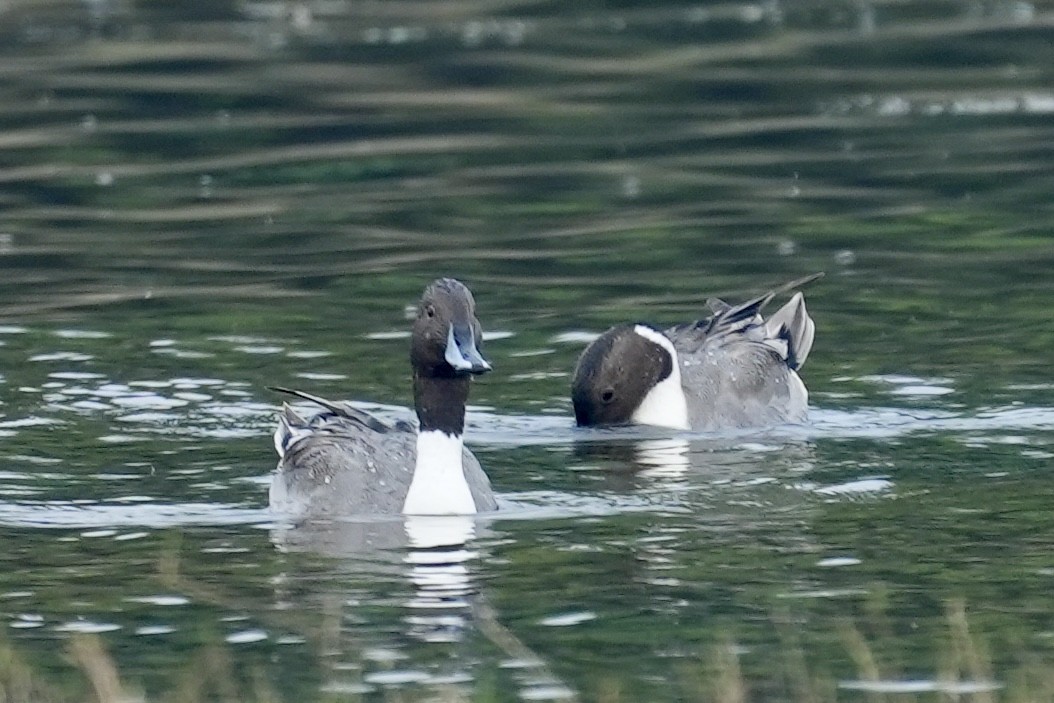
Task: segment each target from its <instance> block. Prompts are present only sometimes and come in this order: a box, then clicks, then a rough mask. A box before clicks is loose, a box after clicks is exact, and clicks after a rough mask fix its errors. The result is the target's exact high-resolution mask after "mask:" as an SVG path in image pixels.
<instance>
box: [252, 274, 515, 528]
mask: <svg viewBox="0 0 1054 703" xmlns="http://www.w3.org/2000/svg"><path fill="white" fill-rule="evenodd" d="M481 341H482V329H481V327H480V323H479V320H478V319H476V303H475V300H474V299H473V297H472V293H471V291H469V289H468V288H467V287H466V286H465V285H464V284H463V283H461V282H460V281H457V280H455V279H453V278H441V279H438V280H436V281H433V282H432V283H431V284H429V285H428V286H427V287H426V288H425V290H424V293H423V294H422V296H421V300H420V303H419V304H418V306H417V311H416V316H415V319H414V322H413V327H412V330H411V342H410V366H411V367H412V369H413V392H414V409H415V411H416V415H417V420H418V422H417V425H416V426H414V425H413V424H412V423H410V422H406V421H400V422H387V421H385V420H382V419H381V418H378V417H376V416H374V415H372V414H370V413H368V412H366V411H364V410H362V409H359V408H356V407H353V406H352V405H350V404H348V403H342V402H333V401H330V400H327V399H325V398H321V397H319V396H316V395H313V394H310V393H305V392H304V391H299V390H295V389H290V388H284V387H274V388H273V390H276V391H278V392H281V393H285V394H288V395H291V396H294V397H296V398H300V399H302V400H307V401H310V402H312V403H314V404H315V405H317V406H319V410H318V411H317V412H316V413H315V414H313V415H307V416H305V415H301V414H299V413H297V412H296V411H295V410H294V409H293V408H292V407H291V406H290V405H289V404H288V403H284V404H283V406H282V409H281V411H280V413H279V417H278V427H277V429H276V430H275V432H274V445H275V449H276V450H277V452H278V457H279V460H278V466H277V468H276V469H275V472H274V474H273V476H272V481H271V488H270V495H269V500H270V507H271V510H272V511H273V512H275V513H277V514H280V515H283V516H286V517H287V518H290V519H292V520H294V521H299V522H303V521H308V520H312V519H315V518H323V519H333V518H343V517H349V516H361V515H393V514H406V515H470V514H474V513H478V512H485V511H490V510H495V509H496V507H497V505H496V501H495V498H494V492H493V490H492V489H491V485H490V480H489V479H488V478H487V474H486V473H485V472H484V471H483V469H482V467H481V466H480V463H479V461H478V460H477V459H476V457H475V456H474V455H473V454H472V452H471V451H469V450H468V449H466V448H465V447H464V443H463V434H464V429H465V404H466V402H467V401H468V396H469V385H470V382H471V379H472V377H473V376H478V375H480V374H483V373H486V372H488V371H490V370H491V365H490V362H488V361H487V360H486V359H484V357H483V355H482V353H481V350H480V349H481Z"/></svg>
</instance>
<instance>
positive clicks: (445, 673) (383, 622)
mask: <svg viewBox="0 0 1054 703" xmlns="http://www.w3.org/2000/svg"><path fill="white" fill-rule="evenodd" d="M271 537H272V541H273V543H274V544H275V546H276V547H277V548H278V549H279V550H280V551H282V552H284V553H285V554H287V555H288V559H289V561H288V564H289V567H290V568H289V571H288V573H287V574H285V575H283V576H281V577H279V578H277V579H275V587H276V597H277V600H278V604H279V608H281V609H283V610H289V609H292V608H294V607H295V606H294V604H295V603H297V602H299V601H301V600H302V599H303V598H304V597H305V594H304V590H305V588H307V589H308V590H309V591H312V592H314V596H315V597H318V598H321V599H322V600H323V601H324V602H326V603H328V604H329V606H330V607H329V611H330V616H329V620H330V622H329V624H328V625H323V627H321V628H312V629H317V630H318V631H322V632H326V633H328V635H327V636H326V637H325V638H324V640H323V641H320V645H321V646H320V660H321V663H322V664H323V665H324V674H323V676H324V677H325V679H326V680H325V681H324V682H323V683H322V685H321V689H322V690H323V691H341V692H358V693H368V692H371V691H376V690H382V689H387V688H389V687H394V688H398V689H399V691H400V695H402V696H403V697H404V699H405V700H417V699H421V700H425V699H427V700H432V699H433V698H434V697H435V696H436V695H439V694H442V697H443V699H444V700H469V699H471V698H472V692H473V687H474V685H473V684H474V681H475V679H476V676H475V675H474V673H473V672H474V669H475V668H477V667H478V666H480V664H481V663H480V661H479V660H478V656H477V654H478V644H477V642H478V640H479V638H481V637H482V638H483V639H484V640H486V641H488V642H490V644H491V645H492V646H494V647H496V648H497V649H498V650H499V651H501V652H503V653H504V655H505V660H506V661H513V662H516V666H515V667H509V668H503V669H501V671H503V672H504V674H503V675H507V676H508V677H509V678H510V682H509V683H511V684H512V685H514V686H516V687H517V688H520V689H521V692H522V693H523V695H524V697H529V696H530V692H531V691H533V690H536V689H537V688H538V687H539V686H542V687H544V688H545V689H547V690H549V689H552V690H561V691H565V692H566V693H567V697H569V698H570V699H573V698H574V693H573V691H571V689H570V688H568V687H567V686H566V685H565V684H564V683H563V682H561V681H560V680H559V679H558V678H557V677H556V676H555V675H553V673H552V672H551V671H550V669H549V666H548V664H547V663H546V661H545V660H544V659H543V658H542V657H541V656H539V655H538V654H536V653H535V652H533V651H532V650H531V649H529V648H528V647H527V646H526V645H524V644H523V643H522V642H521V641H520V640H519V638H517V637H516V636H515V635H514V634H513V633H512V632H511V631H510V630H509V629H508V628H507V627H505V625H503V624H502V623H501V621H500V620H501V617H500V613H498V612H497V610H496V609H495V608H494V607H493V606H492V605H491V604H490V603H489V601H488V598H487V595H486V593H484V592H482V591H481V589H480V587H479V584H478V581H479V572H480V570H481V565H483V564H485V563H486V560H487V557H488V549H487V544H488V543H489V541H492V540H493V539H494V538H495V537H496V535H495V533H494V531H493V530H492V528H491V526H490V518H489V517H488V516H486V515H484V516H479V515H475V516H473V515H442V516H432V515H427V516H426V515H406V516H397V517H396V516H386V517H385V518H384V519H376V520H365V519H363V520H359V521H332V522H328V523H324V522H320V521H312V522H309V523H304V524H302V525H279V526H276V527H275V528H274V529H273V530H272V533H271ZM319 558H322V559H323V561H322V562H321V563H320V562H319ZM308 565H310V566H308ZM320 566H321V568H322V570H321V572H320V571H319V567H320ZM309 597H310V596H309ZM393 606H394V607H395V610H394V611H393V610H392V608H393ZM407 687H411V688H407ZM413 689H417V690H419V692H420V694H421V695H420V696H415V695H414V691H413Z"/></svg>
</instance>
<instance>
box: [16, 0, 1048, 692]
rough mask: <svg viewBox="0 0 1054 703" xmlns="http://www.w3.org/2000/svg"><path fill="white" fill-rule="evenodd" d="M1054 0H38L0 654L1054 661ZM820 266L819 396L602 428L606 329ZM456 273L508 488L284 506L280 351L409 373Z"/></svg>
mask: <svg viewBox="0 0 1054 703" xmlns="http://www.w3.org/2000/svg"><path fill="white" fill-rule="evenodd" d="M1052 11H1054V5H1051V3H1049V2H1034V3H1027V2H1010V1H1004V0H986V1H985V2H930V1H928V0H912V1H911V2H882V1H879V2H862V3H861V2H857V3H840V2H826V1H824V2H819V1H817V2H805V3H786V2H765V3H760V4H747V3H709V2H703V3H691V4H680V3H672V4H670V3H667V4H664V5H663V6H661V7H656V6H653V5H652V4H649V3H633V2H621V3H614V4H612V3H608V4H597V3H588V4H586V5H581V4H578V5H576V4H558V3H557V4H553V3H541V4H537V3H535V4H530V3H516V2H512V3H494V2H486V1H483V0H480V1H476V0H470V1H469V2H463V3H456V4H450V3H443V4H434V3H433V4H429V3H425V4H421V3H351V4H343V3H324V2H305V3H263V2H246V3H237V4H235V3H208V4H196V3H190V2H187V3H176V4H168V5H164V6H161V5H152V4H150V3H134V2H131V3H120V2H114V3H111V2H98V3H75V2H21V3H13V4H12V3H9V4H8V6H3V7H0V97H2V99H0V183H2V188H0V539H2V540H3V544H4V547H5V548H4V549H3V550H0V555H2V556H0V560H2V565H3V568H2V569H0V624H2V625H3V626H4V627H3V629H2V630H0V693H2V694H3V696H4V699H5V700H24V701H30V700H32V701H75V700H77V701H79V700H92V699H95V700H100V701H116V700H127V699H129V698H132V699H135V698H144V699H146V700H178V701H188V702H189V701H204V700H258V701H275V700H289V701H292V700H348V699H359V700H480V701H489V700H524V699H525V700H560V699H579V700H597V701H610V702H617V701H638V700H639V701H667V700H669V701H674V700H721V701H727V702H728V703H734V702H736V701H746V700H795V701H826V700H836V699H837V700H868V701H872V700H893V699H897V700H899V699H902V698H906V697H911V698H920V699H927V700H936V699H946V698H951V697H965V698H970V699H975V700H978V701H994V700H997V699H998V700H1003V699H1005V700H1014V701H1031V700H1047V699H1049V698H1050V691H1052V690H1054V680H1052V678H1051V674H1050V671H1051V670H1052V669H1051V665H1052V662H1054V652H1052V651H1051V646H1052V645H1051V643H1052V642H1054V639H1052V633H1054V622H1052V620H1054V608H1052V607H1051V605H1050V598H1049V593H1050V590H1051V588H1050V586H1051V578H1052V577H1054V564H1052V563H1051V557H1050V554H1051V546H1052V542H1054V522H1052V520H1051V518H1050V510H1049V506H1050V504H1051V498H1052V493H1054V488H1052V484H1051V481H1050V480H1049V476H1048V470H1049V467H1050V463H1051V458H1052V457H1054V452H1052V451H1051V449H1050V442H1051V438H1052V437H1051V432H1050V427H1051V426H1052V424H1054V411H1052V408H1054V380H1052V378H1051V373H1050V370H1049V366H1050V364H1049V355H1050V349H1051V348H1052V346H1054V338H1052V337H1054V327H1052V326H1051V324H1050V314H1049V311H1050V310H1051V309H1054V284H1052V283H1051V276H1050V275H1049V272H1050V270H1051V267H1052V265H1054V245H1052V243H1051V239H1050V231H1051V229H1052V226H1054V219H1052V216H1051V208H1050V205H1049V202H1048V201H1049V194H1050V191H1051V187H1052V184H1054V158H1052V152H1051V150H1050V148H1049V147H1050V143H1051V137H1052V136H1054V127H1052V122H1051V120H1050V116H1051V114H1052V113H1054V93H1052V92H1051V88H1050V86H1051V85H1052V84H1054V83H1052V77H1054V76H1052V70H1054V69H1052V68H1051V67H1052V66H1054V41H1051V39H1052V37H1051V30H1050V27H1051V24H1052V19H1054V14H1052ZM815 271H825V272H826V273H827V275H826V277H825V278H823V279H822V280H820V281H818V282H816V283H813V284H811V285H810V286H809V287H808V289H807V291H806V294H807V300H808V305H809V309H810V311H811V312H812V314H813V316H814V318H815V319H816V322H817V338H816V345H815V347H814V351H813V353H812V355H811V356H810V358H809V362H808V365H807V366H806V368H805V370H804V372H803V375H804V377H805V380H806V383H807V384H808V386H809V388H810V390H811V392H812V399H813V405H814V411H813V414H812V418H811V422H810V425H809V426H808V427H805V428H780V429H779V430H775V431H772V432H765V433H759V434H751V435H746V436H735V437H719V438H715V437H691V438H673V439H671V438H670V437H669V436H667V435H662V434H660V435H654V434H648V433H643V434H635V433H621V434H619V433H616V434H615V435H610V434H603V433H599V434H596V433H587V434H583V433H577V432H575V431H574V430H573V428H572V426H571V425H572V422H571V417H570V403H569V401H568V399H567V384H568V374H569V372H570V370H571V368H572V367H573V364H574V361H575V358H576V357H577V355H578V353H579V352H580V351H581V349H582V346H583V345H584V343H585V342H584V340H585V339H587V338H588V335H589V334H590V333H596V332H599V331H601V330H603V329H604V328H605V327H607V326H608V325H610V324H613V323H615V322H621V321H626V320H636V319H645V320H650V321H654V322H659V323H674V322H679V321H684V320H687V319H692V318H694V317H696V316H698V315H699V314H700V311H702V310H704V309H705V301H706V299H707V298H708V297H710V296H714V295H717V296H721V297H725V298H728V299H733V300H735V299H741V298H745V297H747V296H750V295H753V294H755V293H757V292H759V291H762V290H765V289H767V288H770V287H772V286H774V285H778V284H779V283H782V282H783V281H786V280H790V279H793V278H796V277H799V276H802V275H805V274H808V273H812V272H815ZM438 275H454V276H457V277H459V278H462V279H463V280H465V281H466V282H467V283H469V284H470V285H471V286H472V289H473V291H474V293H475V295H476V299H477V301H478V303H479V317H480V320H481V322H482V324H483V326H484V329H485V330H486V331H487V332H488V337H487V338H486V340H485V342H484V346H485V349H486V353H487V355H488V358H490V359H491V360H492V362H493V363H494V365H495V368H496V371H495V373H493V374H490V375H489V376H488V377H486V378H483V379H481V381H480V382H479V383H475V384H474V385H473V392H472V404H473V405H472V407H471V408H470V414H469V436H468V439H469V442H470V444H472V446H473V449H474V451H476V453H477V454H478V456H479V457H480V459H481V461H482V462H483V464H484V466H485V467H486V468H487V471H488V473H489V474H490V476H491V478H492V481H493V483H494V485H495V487H496V489H497V490H498V491H499V494H500V496H501V499H502V508H503V510H502V512H501V513H499V514H498V515H496V516H493V517H490V518H487V519H486V520H484V521H483V522H481V523H480V524H478V525H474V526H473V529H474V530H475V534H476V538H475V539H474V540H473V541H472V542H470V544H469V545H468V546H467V548H466V550H465V553H455V554H451V555H447V556H442V555H440V557H439V558H438V562H439V563H433V562H435V561H437V559H436V558H435V554H433V553H431V552H428V551H427V550H423V551H422V550H417V551H414V550H408V549H406V548H405V547H394V548H384V547H383V545H384V544H393V543H404V542H405V541H406V540H405V537H406V535H405V533H404V531H403V530H404V528H403V525H402V524H401V523H394V524H368V525H361V524H351V525H341V526H339V528H338V529H334V530H332V531H330V532H327V533H325V534H304V533H298V532H296V531H292V532H291V531H288V530H286V529H284V526H282V525H280V524H275V523H273V522H272V517H271V516H270V515H269V513H268V512H267V510H266V493H267V477H268V472H269V471H270V470H271V468H272V467H273V465H274V455H273V450H272V448H271V440H270V432H271V430H272V426H273V425H272V423H273V421H274V420H273V418H274V410H275V407H276V405H277V403H278V399H277V398H275V397H274V396H273V395H272V394H271V393H269V392H268V391H267V390H266V387H267V386H268V385H275V384H281V385H295V386H301V387H303V388H305V389H306V390H309V391H312V392H315V393H319V394H322V395H327V396H332V397H338V398H354V399H357V400H361V401H364V402H367V403H376V404H383V406H381V407H380V411H381V412H382V413H386V414H388V415H392V416H405V414H406V412H407V411H406V408H407V407H408V406H409V405H410V402H411V397H410V388H409V382H408V369H407V362H406V340H405V338H404V337H402V336H401V335H402V334H403V332H404V330H405V328H406V319H405V312H404V309H405V307H406V306H407V305H412V304H413V303H414V302H415V300H416V298H417V296H418V294H419V292H420V290H421V286H422V284H423V282H426V281H428V280H431V279H433V278H435V277H436V276H438ZM379 545H380V546H379ZM430 559H431V560H432V562H430V561H429V560H430ZM444 559H445V560H446V561H444Z"/></svg>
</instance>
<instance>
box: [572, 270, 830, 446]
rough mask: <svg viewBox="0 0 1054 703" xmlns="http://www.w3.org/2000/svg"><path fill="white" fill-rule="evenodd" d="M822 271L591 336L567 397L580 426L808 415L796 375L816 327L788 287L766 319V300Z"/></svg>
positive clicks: (695, 424) (740, 422) (731, 424)
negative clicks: (680, 316)
mask: <svg viewBox="0 0 1054 703" xmlns="http://www.w3.org/2000/svg"><path fill="white" fill-rule="evenodd" d="M821 275H822V274H814V275H812V276H808V277H806V278H803V279H800V280H797V281H792V282H791V283H788V284H786V285H784V286H781V287H780V288H778V289H776V290H773V291H770V292H768V293H766V294H764V295H761V296H759V297H757V298H754V299H753V300H748V301H747V302H745V303H741V304H739V305H735V306H733V305H729V304H728V303H725V302H724V301H722V300H718V299H716V298H711V299H710V300H708V301H707V305H708V307H709V308H710V311H711V312H712V313H713V314H712V315H711V316H710V317H707V318H705V319H702V320H698V321H696V322H690V323H687V324H682V325H677V326H675V327H671V328H669V329H667V330H665V331H661V330H659V329H658V328H656V327H653V326H651V325H647V324H643V323H639V324H623V325H618V326H616V327H612V328H611V329H609V330H608V331H607V332H605V333H604V334H602V335H601V336H600V337H599V338H597V339H596V340H594V341H593V342H592V343H591V344H590V345H589V346H588V347H586V349H585V351H584V352H582V356H581V357H580V358H579V360H578V365H577V367H576V368H575V373H574V379H573V381H572V384H571V400H572V402H573V403H574V408H575V419H576V420H577V422H578V424H579V425H582V426H587V425H588V426H592V425H619V424H641V425H658V426H662V427H671V428H676V429H693V430H700V431H710V430H721V429H733V428H743V427H762V426H766V425H775V424H780V423H785V422H802V421H804V420H805V417H806V413H807V410H808V405H809V393H808V391H807V390H806V389H805V384H804V383H802V380H801V378H800V377H799V376H798V369H800V368H801V367H802V364H804V363H805V359H806V358H807V357H808V356H809V350H810V349H812V342H813V335H814V333H815V330H816V326H815V324H814V323H813V321H812V318H811V317H809V313H808V311H806V309H805V299H804V298H803V297H802V294H801V293H800V292H798V293H795V294H794V296H793V297H791V299H790V301H788V302H787V304H786V305H784V306H783V307H782V308H780V309H779V310H777V311H776V313H775V314H773V315H772V316H771V317H769V319H768V320H765V319H763V318H762V317H761V310H762V308H763V307H765V305H766V304H767V303H768V302H769V301H770V300H772V298H773V297H775V295H776V294H778V293H782V292H784V291H787V290H791V289H794V288H797V287H800V286H802V285H804V284H805V283H808V282H810V281H812V280H814V279H816V278H819V277H820V276H821Z"/></svg>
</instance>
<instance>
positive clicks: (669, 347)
mask: <svg viewBox="0 0 1054 703" xmlns="http://www.w3.org/2000/svg"><path fill="white" fill-rule="evenodd" d="M633 331H634V332H636V333H637V334H639V335H640V336H641V337H643V338H644V339H647V340H648V341H649V342H652V343H653V344H657V345H658V346H660V347H662V348H663V349H665V350H666V353H667V354H669V355H670V375H669V376H667V377H666V378H664V379H663V380H661V381H659V382H658V383H656V384H655V385H654V386H652V388H651V389H650V390H649V391H648V393H647V395H645V396H644V399H643V400H642V401H641V402H640V405H638V406H637V409H636V410H635V411H633V417H632V420H633V422H635V423H637V424H639V425H658V426H659V427H671V428H673V429H677V430H687V429H689V424H688V401H687V399H686V398H685V397H684V389H683V388H682V387H681V361H680V357H678V355H677V350H676V349H674V347H673V342H671V341H670V339H669V337H667V336H666V335H664V334H663V333H662V332H659V331H657V330H654V329H652V328H651V327H647V326H645V325H636V326H634V328H633Z"/></svg>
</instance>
